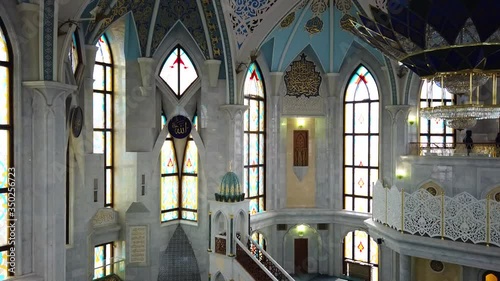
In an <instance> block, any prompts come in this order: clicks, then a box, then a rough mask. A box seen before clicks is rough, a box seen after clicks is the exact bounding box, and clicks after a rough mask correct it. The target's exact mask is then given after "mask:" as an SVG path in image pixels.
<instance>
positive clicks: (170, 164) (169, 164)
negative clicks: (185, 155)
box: [167, 158, 174, 167]
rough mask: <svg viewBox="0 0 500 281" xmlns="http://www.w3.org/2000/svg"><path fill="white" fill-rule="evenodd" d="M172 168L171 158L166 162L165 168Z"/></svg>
mask: <svg viewBox="0 0 500 281" xmlns="http://www.w3.org/2000/svg"><path fill="white" fill-rule="evenodd" d="M173 166H174V162H172V158H170V159H169V160H168V163H167V167H173Z"/></svg>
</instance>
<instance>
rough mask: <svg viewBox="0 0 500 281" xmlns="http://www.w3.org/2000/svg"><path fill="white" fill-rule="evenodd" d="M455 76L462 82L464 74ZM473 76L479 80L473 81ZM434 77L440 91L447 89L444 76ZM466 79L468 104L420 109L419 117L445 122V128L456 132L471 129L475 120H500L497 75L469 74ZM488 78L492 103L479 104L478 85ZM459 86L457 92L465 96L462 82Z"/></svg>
mask: <svg viewBox="0 0 500 281" xmlns="http://www.w3.org/2000/svg"><path fill="white" fill-rule="evenodd" d="M455 75H457V76H460V77H461V78H460V79H461V80H463V78H462V77H464V76H465V74H463V73H459V74H455ZM475 76H479V77H480V79H474V77H475ZM436 77H438V78H440V79H438V81H439V83H437V82H436V85H438V86H440V87H441V89H442V91H443V92H444V89H448V87H447V84H446V82H445V81H446V80H445V77H444V75H441V76H436ZM448 77H450V76H448ZM468 77H469V79H468V80H469V83H467V84H468V85H467V86H468V88H469V90H468V93H467V95H468V96H469V103H465V104H458V105H441V106H434V107H427V108H422V109H421V110H420V115H421V116H422V117H424V118H427V119H440V120H445V121H446V126H448V127H450V128H453V129H457V130H463V129H469V128H472V127H474V126H475V125H476V123H477V120H484V119H497V118H500V106H498V105H497V74H496V73H492V74H485V73H479V74H474V73H472V72H471V73H469V75H468ZM485 77H486V78H485ZM434 78H435V77H433V78H432V79H434ZM490 78H491V81H492V102H491V104H490V105H485V104H481V102H480V101H479V91H480V89H479V88H480V86H481V84H479V83H482V84H484V83H483V81H487V80H488V79H490ZM432 79H431V81H432ZM460 84H461V85H460V89H459V90H458V91H457V92H459V93H460V94H461V95H463V94H466V92H464V89H465V86H464V85H462V84H463V82H460ZM455 85H457V84H455ZM457 89H458V88H457ZM474 89H475V92H476V99H475V101H473V93H474ZM428 95H429V93H428ZM443 95H444V93H443Z"/></svg>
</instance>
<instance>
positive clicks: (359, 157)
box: [344, 65, 379, 213]
mask: <svg viewBox="0 0 500 281" xmlns="http://www.w3.org/2000/svg"><path fill="white" fill-rule="evenodd" d="M378 154H379V94H378V88H377V84H376V83H375V79H374V78H373V76H372V75H371V73H370V72H369V71H368V69H366V68H365V67H364V66H362V65H361V66H359V67H358V69H357V70H356V71H355V72H354V74H353V75H352V76H351V79H350V80H349V84H348V85H347V90H346V93H345V101H344V209H346V210H350V211H356V212H364V213H367V212H368V213H369V212H371V209H372V207H371V206H372V194H373V184H372V183H374V182H376V181H377V179H378V165H379V163H378V162H379V159H378Z"/></svg>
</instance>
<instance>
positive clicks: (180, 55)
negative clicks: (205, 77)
mask: <svg viewBox="0 0 500 281" xmlns="http://www.w3.org/2000/svg"><path fill="white" fill-rule="evenodd" d="M160 77H161V78H162V79H163V81H165V83H167V85H168V87H170V89H171V90H172V91H173V92H174V94H175V95H176V96H177V97H178V98H180V97H181V96H182V95H183V94H184V92H185V91H186V90H187V89H188V88H189V86H191V84H193V82H194V81H195V80H196V79H197V78H198V72H197V71H196V68H195V67H194V65H193V62H192V61H191V59H190V58H189V56H188V54H187V53H186V51H184V49H182V48H181V47H180V46H177V47H175V48H174V50H173V51H172V52H171V53H170V55H168V57H167V59H166V60H165V62H164V63H163V67H162V69H161V71H160Z"/></svg>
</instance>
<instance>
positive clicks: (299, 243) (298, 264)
mask: <svg viewBox="0 0 500 281" xmlns="http://www.w3.org/2000/svg"><path fill="white" fill-rule="evenodd" d="M307 243H308V239H306V238H297V239H295V240H294V249H295V250H294V257H295V258H294V260H295V262H294V268H295V274H305V273H307V269H308V267H309V264H308V262H307V259H308V253H309V251H308V250H309V249H308V247H307Z"/></svg>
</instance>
